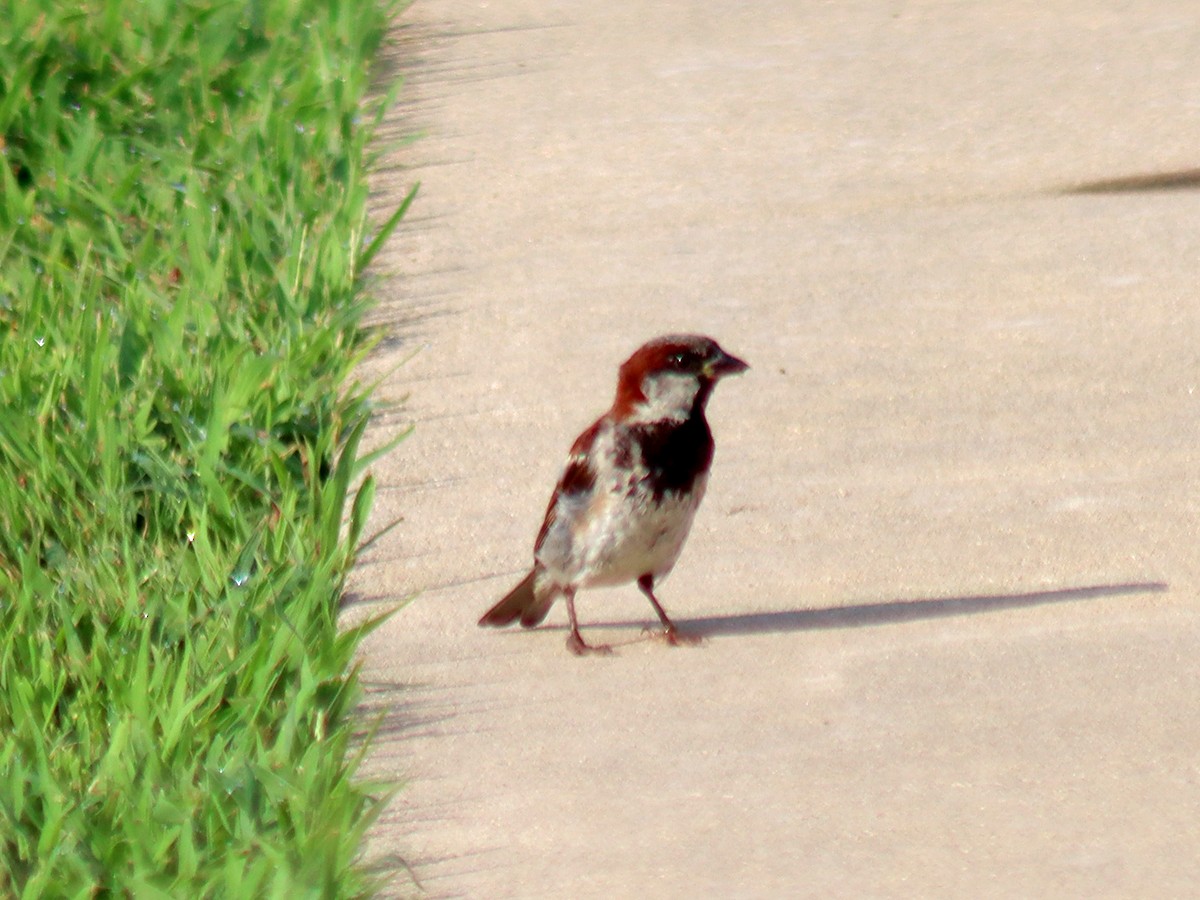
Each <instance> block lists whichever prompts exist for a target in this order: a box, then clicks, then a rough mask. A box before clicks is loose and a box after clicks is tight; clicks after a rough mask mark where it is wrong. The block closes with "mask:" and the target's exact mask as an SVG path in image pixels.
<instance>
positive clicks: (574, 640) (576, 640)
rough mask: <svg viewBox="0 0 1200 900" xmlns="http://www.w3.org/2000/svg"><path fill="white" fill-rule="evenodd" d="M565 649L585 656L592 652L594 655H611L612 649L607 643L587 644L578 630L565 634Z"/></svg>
mask: <svg viewBox="0 0 1200 900" xmlns="http://www.w3.org/2000/svg"><path fill="white" fill-rule="evenodd" d="M567 649H568V650H570V651H571V652H572V653H574V654H575V655H576V656H587V655H588V654H592V655H595V656H611V655H612V652H613V649H612V647H610V646H609V645H608V644H587V643H584V640H583V638H582V637H580V635H579V632H578V631H572V632H571V633H570V634H569V635H567Z"/></svg>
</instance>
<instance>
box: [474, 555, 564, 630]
mask: <svg viewBox="0 0 1200 900" xmlns="http://www.w3.org/2000/svg"><path fill="white" fill-rule="evenodd" d="M537 574H538V570H537V569H536V568H534V569H533V570H532V571H530V573H529V574H528V575H526V576H525V577H524V578H523V579H522V580H521V583H520V584H518V585H517V586H516V587H515V588H513V589H512V590H511V591H509V592H508V593H507V594H505V595H504V599H503V600H501V601H500V602H499V603H497V604H496V605H495V606H493V607H492V608H491V609H489V610H488V611H487V612H485V613H484V614H483V618H482V619H480V620H479V624H480V625H491V626H493V627H495V628H503V627H504V626H505V625H511V624H512V623H513V622H515V621H517V619H520V620H521V625H522V626H523V627H524V628H532V627H533V626H534V625H537V624H538V623H540V622H541V621H542V619H544V618H546V615H547V613H549V612H550V607H551V606H553V605H554V598H555V596H556V592H555V591H553V590H551V591H544V592H538V591H536V590H535V589H534V582H535V581H536V580H537Z"/></svg>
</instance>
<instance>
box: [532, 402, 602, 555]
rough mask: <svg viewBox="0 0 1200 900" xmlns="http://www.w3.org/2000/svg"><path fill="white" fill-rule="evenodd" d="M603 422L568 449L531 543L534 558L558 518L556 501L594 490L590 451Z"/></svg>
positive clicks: (589, 430) (594, 482) (594, 470)
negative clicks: (536, 534)
mask: <svg viewBox="0 0 1200 900" xmlns="http://www.w3.org/2000/svg"><path fill="white" fill-rule="evenodd" d="M604 419H605V417H604V416H601V417H600V418H599V419H597V420H596V421H595V422H593V423H592V424H591V426H589V427H588V429H587V430H586V431H584V432H583V434H581V435H579V437H577V438H576V439H575V443H574V444H572V445H571V452H570V453H569V454H568V455H567V465H566V467H565V468H564V469H563V473H562V475H561V476H560V477H559V479H558V484H557V485H555V487H554V493H553V494H552V495H551V496H550V503H549V504H548V505H547V506H546V517H545V518H544V519H543V520H542V528H541V530H540V531H539V532H538V536H537V540H536V541H534V543H533V552H534V555H537V552H538V551H539V550H541V549H542V542H543V541H544V540H545V539H546V534H547V533H548V532H549V531H550V528H551V526H552V525H554V520H555V519H556V518H557V517H558V502H559V498H561V497H566V496H570V495H574V494H586V493H588V492H589V491H591V490H592V488H594V487H595V486H596V469H595V466H594V464H593V461H592V447H593V446H594V445H595V443H596V435H597V434H599V433H600V429H601V427H602V426H603V425H604Z"/></svg>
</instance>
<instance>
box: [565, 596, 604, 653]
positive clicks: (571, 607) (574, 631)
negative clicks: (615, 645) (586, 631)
mask: <svg viewBox="0 0 1200 900" xmlns="http://www.w3.org/2000/svg"><path fill="white" fill-rule="evenodd" d="M564 593H565V594H566V595H567V616H568V617H569V618H570V619H571V633H570V634H569V635H567V649H568V650H570V651H571V652H572V653H574V654H575V655H576V656H583V655H584V654H586V653H595V654H598V655H600V656H607V655H608V654H610V653H612V647H610V646H608V645H607V644H588V643H585V642H584V640H583V636H582V635H581V634H580V633H579V620H578V619H577V618H575V589H574V588H567V589H566V590H565V591H564Z"/></svg>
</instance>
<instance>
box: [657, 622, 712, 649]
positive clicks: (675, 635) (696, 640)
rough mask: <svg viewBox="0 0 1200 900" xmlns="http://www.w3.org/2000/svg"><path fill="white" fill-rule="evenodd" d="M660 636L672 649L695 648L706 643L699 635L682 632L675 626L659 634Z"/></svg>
mask: <svg viewBox="0 0 1200 900" xmlns="http://www.w3.org/2000/svg"><path fill="white" fill-rule="evenodd" d="M659 636H660V637H661V638H662V639H663V640H664V641H666V642H667V643H668V644H670V645H671V646H672V647H695V646H697V645H698V644H702V643H704V638H703V637H701V636H700V635H698V634H688V633H687V632H686V631H680V630H679V629H678V628H676V627H675V626H674V625H672V626H671V627H670V628H667V629H665V630H663V631H660V632H659Z"/></svg>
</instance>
